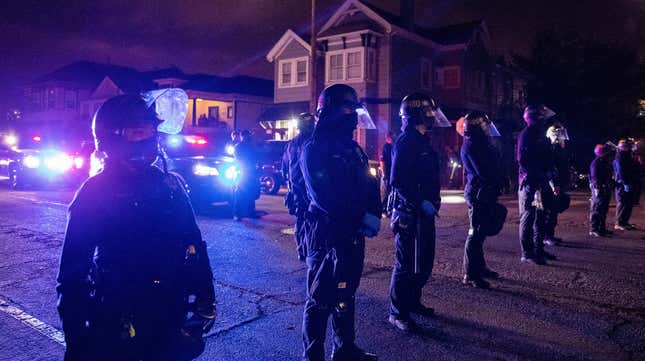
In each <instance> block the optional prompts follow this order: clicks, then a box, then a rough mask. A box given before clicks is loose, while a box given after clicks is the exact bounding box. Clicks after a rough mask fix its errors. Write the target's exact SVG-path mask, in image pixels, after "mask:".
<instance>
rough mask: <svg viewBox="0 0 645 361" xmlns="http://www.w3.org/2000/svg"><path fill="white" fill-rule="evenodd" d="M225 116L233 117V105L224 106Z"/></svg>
mask: <svg viewBox="0 0 645 361" xmlns="http://www.w3.org/2000/svg"><path fill="white" fill-rule="evenodd" d="M226 117H227V118H228V119H231V118H233V107H227V108H226Z"/></svg>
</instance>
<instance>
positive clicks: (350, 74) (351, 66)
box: [347, 51, 362, 79]
mask: <svg viewBox="0 0 645 361" xmlns="http://www.w3.org/2000/svg"><path fill="white" fill-rule="evenodd" d="M361 76H362V74H361V52H360V51H357V52H353V53H347V79H360V78H361Z"/></svg>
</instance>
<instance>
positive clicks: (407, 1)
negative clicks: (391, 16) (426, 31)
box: [401, 0, 414, 31]
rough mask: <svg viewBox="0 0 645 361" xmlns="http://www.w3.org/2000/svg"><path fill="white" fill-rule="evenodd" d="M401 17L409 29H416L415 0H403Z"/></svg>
mask: <svg viewBox="0 0 645 361" xmlns="http://www.w3.org/2000/svg"><path fill="white" fill-rule="evenodd" d="M401 19H402V20H403V24H404V26H405V28H406V29H407V30H410V31H413V30H414V0H401Z"/></svg>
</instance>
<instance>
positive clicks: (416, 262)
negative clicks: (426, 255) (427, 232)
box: [414, 212, 423, 275]
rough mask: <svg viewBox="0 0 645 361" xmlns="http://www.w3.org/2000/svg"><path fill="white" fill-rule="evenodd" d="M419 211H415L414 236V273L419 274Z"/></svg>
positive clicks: (420, 217) (420, 216)
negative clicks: (415, 229) (415, 230)
mask: <svg viewBox="0 0 645 361" xmlns="http://www.w3.org/2000/svg"><path fill="white" fill-rule="evenodd" d="M422 217H423V216H422V215H421V212H417V234H416V237H414V274H415V275H418V274H421V263H422V262H421V261H422V259H421V219H422Z"/></svg>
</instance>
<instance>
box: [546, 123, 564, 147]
mask: <svg viewBox="0 0 645 361" xmlns="http://www.w3.org/2000/svg"><path fill="white" fill-rule="evenodd" d="M546 137H547V138H549V140H550V141H551V144H559V145H560V146H561V147H564V144H565V142H566V141H568V140H569V133H568V132H567V128H565V127H563V126H562V124H559V123H556V124H553V125H552V126H550V127H549V129H547V130H546Z"/></svg>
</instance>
